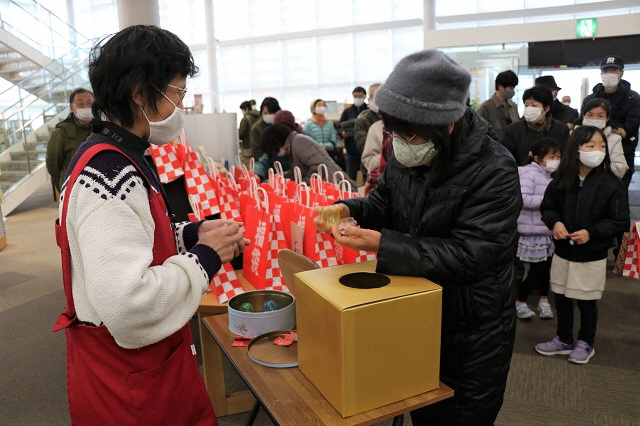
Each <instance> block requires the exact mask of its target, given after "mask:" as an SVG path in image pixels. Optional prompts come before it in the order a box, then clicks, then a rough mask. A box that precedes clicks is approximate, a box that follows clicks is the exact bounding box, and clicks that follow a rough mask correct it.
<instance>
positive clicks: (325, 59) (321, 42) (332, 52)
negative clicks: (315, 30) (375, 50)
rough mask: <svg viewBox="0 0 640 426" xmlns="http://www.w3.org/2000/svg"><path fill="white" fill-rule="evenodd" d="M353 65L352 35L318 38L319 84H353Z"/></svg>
mask: <svg viewBox="0 0 640 426" xmlns="http://www.w3.org/2000/svg"><path fill="white" fill-rule="evenodd" d="M353 65H354V52H353V35H352V34H340V35H336V36H327V37H319V38H318V84H320V85H333V84H344V83H348V84H351V82H353V80H354V79H353V75H354V69H353ZM349 93H351V92H349Z"/></svg>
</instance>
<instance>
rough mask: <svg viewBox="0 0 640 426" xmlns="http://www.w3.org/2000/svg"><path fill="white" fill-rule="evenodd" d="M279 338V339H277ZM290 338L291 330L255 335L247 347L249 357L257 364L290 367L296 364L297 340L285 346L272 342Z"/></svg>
mask: <svg viewBox="0 0 640 426" xmlns="http://www.w3.org/2000/svg"><path fill="white" fill-rule="evenodd" d="M278 339H280V340H278ZM288 339H291V331H290V330H287V331H272V332H270V333H265V334H261V335H260V336H258V337H255V338H253V339H252V340H251V342H250V343H249V346H248V347H247V350H248V353H249V358H251V360H252V361H253V362H255V363H257V364H260V365H264V366H265V367H272V368H290V367H297V366H298V342H297V341H295V340H294V341H293V343H290V344H289V345H287V346H282V345H278V344H276V343H274V342H275V341H276V340H278V342H282V341H283V340H288Z"/></svg>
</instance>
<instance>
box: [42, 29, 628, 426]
mask: <svg viewBox="0 0 640 426" xmlns="http://www.w3.org/2000/svg"><path fill="white" fill-rule="evenodd" d="M130 46H137V47H138V48H139V49H129V48H127V47H130ZM140 52H142V53H140ZM197 70H198V69H197V67H196V66H195V64H194V62H193V56H192V54H191V52H190V51H189V49H188V47H187V46H186V45H185V44H184V43H183V42H182V41H181V40H180V39H179V38H177V37H176V36H175V35H174V34H172V33H170V32H168V31H166V30H161V29H159V28H157V27H153V26H149V27H147V26H133V27H129V28H127V29H125V30H122V31H121V32H119V33H118V34H116V35H114V36H113V37H112V38H110V39H108V40H103V41H101V42H100V43H99V44H98V45H97V46H96V47H95V48H94V49H93V50H92V53H91V58H90V63H89V78H90V81H91V85H92V89H93V92H89V91H88V90H78V91H75V92H74V93H72V95H71V98H70V108H71V113H70V115H69V117H68V118H67V120H65V121H64V122H63V123H62V124H61V125H60V126H59V127H58V129H57V130H56V131H55V132H54V134H53V136H52V140H51V142H50V152H48V157H47V166H48V168H49V170H50V172H51V174H52V176H53V177H54V184H55V185H56V187H57V188H58V189H59V190H60V193H61V204H60V220H59V223H58V228H57V235H58V236H59V240H58V241H59V244H60V248H61V250H62V258H63V277H64V283H65V295H66V298H67V309H65V311H64V312H63V313H62V314H61V315H60V317H59V320H58V323H57V324H56V329H65V330H66V333H67V351H68V354H69V360H70V362H69V365H68V366H67V368H68V387H69V401H70V411H71V417H72V420H73V421H74V422H78V423H83V422H86V423H89V422H92V421H93V422H96V421H97V422H103V423H109V420H110V419H113V418H114V416H115V418H118V419H120V420H122V419H126V420H127V421H129V422H130V423H131V424H135V423H136V421H137V420H136V419H137V418H138V417H137V416H145V417H144V418H145V419H159V420H160V421H161V420H162V419H165V418H170V417H169V416H171V418H173V419H176V422H178V423H180V424H196V423H198V424H216V419H215V414H214V412H213V410H212V408H211V405H210V403H209V398H208V397H207V395H206V390H205V388H204V386H203V383H202V380H201V378H200V375H199V373H198V371H197V364H196V362H195V359H194V358H193V356H192V352H191V331H190V329H189V325H188V321H189V318H191V317H192V316H193V314H194V313H195V310H196V308H197V305H198V302H199V300H200V297H201V295H202V293H204V292H205V291H206V290H207V288H208V285H209V282H210V281H211V279H212V276H213V275H214V274H215V273H216V271H218V270H219V269H220V266H221V265H222V263H224V262H228V261H231V260H232V259H233V258H234V257H238V255H239V254H240V253H241V252H242V251H243V250H244V247H245V246H246V245H248V244H249V241H248V240H246V239H245V238H244V235H243V228H242V224H236V223H233V222H229V221H224V220H204V221H200V222H195V223H190V224H187V223H178V224H174V223H171V220H170V218H171V205H170V203H169V201H168V200H167V198H166V195H165V193H164V190H163V187H162V185H161V184H160V183H159V181H158V178H157V176H156V173H155V170H154V169H153V167H152V166H150V165H149V164H148V162H147V161H146V160H145V159H144V152H145V150H146V149H147V148H148V147H149V144H150V143H153V144H157V145H162V144H166V143H169V142H171V141H172V140H174V139H175V138H176V137H177V135H178V134H179V132H180V131H181V129H182V125H183V117H182V115H183V114H184V108H183V104H182V101H183V98H184V96H185V93H186V80H187V78H188V77H191V76H193V75H194V74H195V73H196V72H197ZM623 73H624V62H623V60H622V59H621V58H619V57H617V56H609V57H606V58H604V59H603V61H602V64H601V75H602V83H599V84H597V85H596V86H595V87H594V89H593V93H592V94H591V95H589V96H588V97H587V98H585V100H584V102H583V104H582V107H581V109H580V111H577V110H575V109H573V108H571V107H570V106H568V105H566V101H564V100H563V102H560V101H559V100H558V92H559V91H560V90H561V88H559V87H558V86H557V84H556V83H555V79H554V78H553V76H541V77H539V78H538V79H536V84H535V86H533V87H531V88H528V89H526V90H525V91H524V92H523V96H522V102H523V103H524V114H523V117H522V118H520V117H519V116H518V113H517V106H516V104H515V103H514V102H513V101H512V98H513V97H514V94H515V87H516V86H517V85H518V76H517V75H516V74H515V73H514V72H512V71H505V72H503V73H500V74H498V76H497V78H496V80H495V93H494V95H493V96H492V97H491V99H489V100H487V101H486V102H484V103H483V104H482V105H480V107H479V109H478V110H477V111H474V110H473V109H472V108H470V107H469V99H468V96H469V86H470V83H471V75H470V73H469V72H468V71H467V70H466V69H465V68H464V67H462V66H460V65H459V64H458V63H456V62H455V61H453V60H452V59H451V58H449V57H448V56H446V55H445V54H443V53H442V52H440V51H438V50H424V51H421V52H417V53H414V54H411V55H409V56H407V57H405V58H403V59H402V60H401V61H400V62H399V63H398V64H397V65H396V67H395V68H394V70H393V71H392V72H391V74H390V75H389V76H388V78H387V80H386V81H385V82H384V83H383V84H374V85H372V86H370V87H369V90H368V92H367V90H366V89H364V88H363V87H360V86H358V87H356V88H354V90H353V92H352V95H353V104H352V105H351V106H349V107H347V108H345V109H344V111H343V112H342V115H341V117H340V119H339V120H338V122H337V123H335V124H334V123H333V122H332V121H331V120H330V119H329V118H327V117H326V113H327V105H326V102H325V101H324V100H323V99H315V100H313V102H311V104H310V112H311V114H312V116H311V117H310V118H309V120H307V122H306V123H305V125H304V126H302V125H301V124H300V123H298V122H296V120H295V117H294V115H293V114H292V113H291V112H290V111H288V110H283V109H282V108H281V107H280V104H279V102H278V100H277V99H275V98H273V97H267V98H265V99H264V100H263V101H262V103H261V104H260V106H259V108H255V102H252V101H246V102H243V103H242V104H241V105H240V108H241V110H242V112H243V118H242V120H241V123H240V128H239V138H240V140H241V158H242V159H243V161H248V160H249V159H250V158H253V159H254V160H255V168H254V171H255V173H256V174H257V175H258V176H260V178H261V179H267V178H268V176H269V174H268V170H269V168H271V167H273V164H274V162H275V161H279V162H280V163H281V164H282V166H283V169H284V170H287V171H290V170H292V169H293V168H294V167H296V166H297V167H299V168H300V170H301V171H302V176H303V179H305V180H308V179H309V178H310V176H311V174H313V173H314V172H315V171H317V169H318V167H319V166H320V165H321V164H325V165H327V167H328V169H329V172H330V174H333V173H334V172H336V171H339V170H341V169H343V168H344V169H346V171H347V175H348V177H349V180H350V181H351V183H352V184H353V185H355V180H356V178H357V177H358V176H357V174H358V171H359V170H361V169H362V167H363V166H364V168H365V173H364V181H365V191H366V196H364V197H360V198H352V199H348V200H341V201H338V202H337V203H336V204H335V205H334V206H333V208H335V209H336V210H337V211H338V213H339V214H340V217H341V218H348V217H353V218H355V219H356V221H357V224H358V225H357V226H347V227H345V228H343V229H338V227H337V226H332V227H331V226H329V225H327V224H326V223H324V222H323V221H322V219H321V218H322V210H323V209H324V208H326V207H324V206H319V207H317V208H316V211H317V212H318V217H317V218H316V219H315V221H314V222H315V224H316V227H317V229H318V230H319V231H322V232H328V233H331V234H332V235H333V237H334V238H335V240H336V242H338V243H339V244H342V245H344V246H347V247H351V248H353V249H358V250H366V251H369V252H375V253H377V255H378V262H377V266H376V268H377V271H378V272H381V273H386V274H395V275H409V276H418V277H424V278H427V279H430V280H432V281H433V282H436V283H438V284H439V285H441V286H442V297H443V302H442V342H441V343H442V344H441V364H440V366H441V373H440V378H441V380H442V381H443V382H444V383H445V384H447V385H448V386H450V387H451V388H453V389H454V396H453V397H452V398H449V399H446V400H444V401H442V402H440V403H437V404H433V405H430V406H428V407H424V408H420V409H418V410H414V411H413V412H412V413H411V416H412V420H413V423H414V424H434V425H435V424H479V425H485V424H487V425H488V424H493V422H494V421H495V419H496V416H497V415H498V412H499V410H500V407H501V406H502V402H503V395H504V391H505V387H506V382H507V376H508V372H509V365H510V360H511V354H512V351H513V344H514V340H515V324H516V321H517V318H521V319H523V320H525V319H531V318H533V317H534V316H536V313H535V312H534V311H533V310H531V309H530V308H529V306H528V304H527V302H528V299H529V297H530V296H531V293H532V292H533V289H534V288H535V289H537V290H538V292H539V295H540V298H539V300H538V303H537V310H538V315H539V316H540V317H541V318H543V319H551V318H554V317H556V318H557V333H556V334H557V335H556V336H554V337H552V338H551V339H550V340H549V341H546V342H542V343H538V344H536V345H535V346H534V345H533V342H532V346H534V347H535V350H536V351H537V352H538V353H540V354H542V355H560V354H562V355H568V360H569V361H571V362H573V363H577V364H585V363H588V362H589V360H590V359H591V358H592V357H593V356H594V354H595V349H594V345H595V336H596V330H597V319H598V308H597V300H599V299H600V298H601V297H602V293H603V290H604V284H605V279H606V268H607V257H608V253H609V251H610V249H611V248H614V247H615V241H616V240H617V244H619V243H620V241H621V235H622V233H623V232H625V231H627V230H628V229H629V220H630V218H629V207H628V186H629V183H630V180H631V179H630V178H631V175H632V173H633V170H634V164H633V159H634V158H633V157H634V152H635V147H636V145H637V138H638V126H639V125H640V95H638V94H637V93H636V92H634V91H632V90H631V88H630V85H629V83H628V82H626V81H625V80H622V76H623ZM367 93H368V94H369V102H368V103H367V102H365V101H366V98H367ZM89 108H92V110H89V111H88V109H89ZM89 112H90V114H89ZM90 123H91V124H92V125H90ZM82 132H84V133H82ZM85 134H86V135H85ZM82 135H85V136H84V138H87V141H86V142H85V143H83V144H81V145H80V147H79V148H78V147H77V146H76V145H79V141H78V139H83V137H82ZM64 143H67V145H64ZM345 154H346V156H345ZM122 241H127V250H126V251H125V252H123V251H122V250H121V246H122ZM123 253H126V255H123ZM123 256H124V257H123ZM527 265H528V273H526V272H525V271H526V270H527ZM516 289H517V291H515V290H516ZM516 293H517V295H516ZM131 296H134V297H131ZM574 302H575V303H576V304H577V306H578V309H579V310H580V327H579V330H578V333H577V339H574V335H575V334H574V324H573V322H574V314H573V310H574ZM552 303H553V304H555V315H554V310H553V307H552ZM550 337H551V336H550ZM105 361H106V362H105ZM158 365H162V366H163V369H162V370H158V369H157V367H158ZM140 372H142V373H140ZM133 373H136V374H138V375H140V374H144V375H147V376H148V377H152V378H153V380H152V381H149V382H148V383H147V382H146V381H144V380H138V381H136V380H128V379H127V377H130V376H132V375H133ZM147 376H145V377H147ZM141 377H142V376H141ZM161 385H162V386H161ZM152 387H153V389H152ZM159 388H160V389H161V392H159V391H158V389H159ZM176 413H179V415H178V414H176ZM177 415H178V417H176V416H177Z"/></svg>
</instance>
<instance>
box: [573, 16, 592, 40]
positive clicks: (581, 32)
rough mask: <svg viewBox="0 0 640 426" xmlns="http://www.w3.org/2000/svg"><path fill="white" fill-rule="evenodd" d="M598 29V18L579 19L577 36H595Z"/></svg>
mask: <svg viewBox="0 0 640 426" xmlns="http://www.w3.org/2000/svg"><path fill="white" fill-rule="evenodd" d="M596 29H597V23H596V18H587V19H578V20H577V21H576V36H577V37H578V38H585V37H595V36H596Z"/></svg>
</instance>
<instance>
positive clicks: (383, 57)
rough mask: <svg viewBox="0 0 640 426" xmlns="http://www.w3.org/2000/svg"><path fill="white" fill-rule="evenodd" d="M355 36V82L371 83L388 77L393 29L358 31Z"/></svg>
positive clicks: (390, 67) (391, 66) (390, 66)
mask: <svg viewBox="0 0 640 426" xmlns="http://www.w3.org/2000/svg"><path fill="white" fill-rule="evenodd" d="M353 38H354V55H355V56H354V59H355V62H354V65H355V66H354V77H355V78H354V82H355V83H356V84H358V85H365V84H366V85H367V86H368V85H369V84H372V83H374V82H376V81H377V80H379V79H380V78H381V77H386V74H388V73H389V72H390V71H391V69H392V68H393V65H392V55H391V51H392V49H393V44H392V43H391V31H390V30H385V31H367V32H363V33H356V34H354V36H353Z"/></svg>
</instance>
